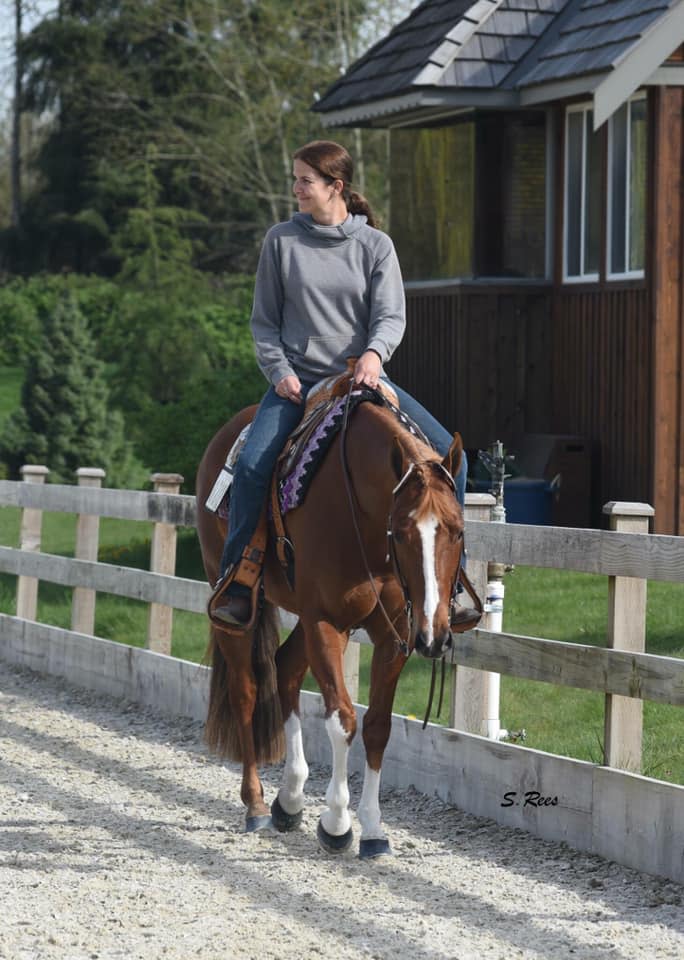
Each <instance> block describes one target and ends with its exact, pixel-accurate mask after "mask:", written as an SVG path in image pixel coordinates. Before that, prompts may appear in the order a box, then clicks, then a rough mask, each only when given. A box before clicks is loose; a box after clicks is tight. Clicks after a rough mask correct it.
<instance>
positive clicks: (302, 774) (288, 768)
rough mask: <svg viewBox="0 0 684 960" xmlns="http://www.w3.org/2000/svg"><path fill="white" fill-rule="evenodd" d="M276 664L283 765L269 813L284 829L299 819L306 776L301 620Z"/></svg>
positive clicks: (304, 661) (304, 662)
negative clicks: (301, 707)
mask: <svg viewBox="0 0 684 960" xmlns="http://www.w3.org/2000/svg"><path fill="white" fill-rule="evenodd" d="M276 666H277V669H278V695H279V697H280V706H281V710H282V714H283V720H284V722H285V769H284V770H283V782H282V784H281V787H280V790H279V791H278V795H277V797H276V798H275V800H274V801H273V803H272V804H271V817H272V819H273V826H274V827H275V828H276V830H280V831H281V833H285V832H287V831H289V830H295V829H296V828H297V827H298V826H299V824H300V823H301V822H302V811H303V809H304V784H305V783H306V781H307V778H308V776H309V766H308V764H307V762H306V757H305V756H304V744H303V742H302V724H301V720H300V718H299V694H300V691H301V688H302V682H303V680H304V675H305V673H306V671H307V668H308V666H309V661H308V660H307V658H306V647H305V640H304V630H303V628H302V625H301V623H297V625H296V627H295V628H294V630H293V631H292V633H291V634H290V636H289V637H288V638H287V640H286V641H285V643H283V644H282V645H281V646H280V647H279V648H278V652H277V654H276Z"/></svg>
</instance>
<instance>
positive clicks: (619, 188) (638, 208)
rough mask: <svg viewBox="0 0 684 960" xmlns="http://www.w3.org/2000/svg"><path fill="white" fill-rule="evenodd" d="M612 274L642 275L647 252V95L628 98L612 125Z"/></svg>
mask: <svg viewBox="0 0 684 960" xmlns="http://www.w3.org/2000/svg"><path fill="white" fill-rule="evenodd" d="M608 175H609V182H610V187H609V193H608V277H609V278H616V277H642V276H643V275H644V263H645V254H646V249H645V248H646V98H645V97H644V95H643V94H642V95H640V96H637V97H634V98H632V99H631V100H628V101H627V103H625V104H624V105H623V106H622V107H621V108H620V109H619V110H618V111H617V112H616V113H615V114H614V115H613V116H612V117H611V118H610V121H609V126H608Z"/></svg>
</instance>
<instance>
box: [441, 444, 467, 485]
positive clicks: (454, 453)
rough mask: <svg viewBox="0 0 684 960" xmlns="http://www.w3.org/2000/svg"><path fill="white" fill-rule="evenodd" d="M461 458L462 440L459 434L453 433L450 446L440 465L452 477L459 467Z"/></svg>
mask: <svg viewBox="0 0 684 960" xmlns="http://www.w3.org/2000/svg"><path fill="white" fill-rule="evenodd" d="M462 459H463V441H462V440H461V434H460V433H455V434H454V439H453V440H452V441H451V446H450V447H449V451H448V453H447V455H446V457H445V458H444V459H443V460H442V466H443V467H444V469H445V470H447V471H448V472H449V473H450V474H451V476H452V477H456V474H457V473H458V471H459V470H460V469H461V460H462Z"/></svg>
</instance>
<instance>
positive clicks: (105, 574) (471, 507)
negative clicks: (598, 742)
mask: <svg viewBox="0 0 684 960" xmlns="http://www.w3.org/2000/svg"><path fill="white" fill-rule="evenodd" d="M47 473H48V471H47V470H46V469H45V468H41V467H28V468H25V473H24V482H12V481H0V507H3V506H8V507H16V508H19V509H21V510H22V524H21V543H20V546H19V548H15V547H10V546H6V545H5V546H0V573H5V574H11V575H14V576H16V577H17V578H18V580H17V616H10V615H7V614H0V636H1V638H2V640H1V642H0V656H3V657H5V658H8V659H13V660H14V662H18V663H26V664H28V665H30V666H35V667H36V668H38V669H41V668H42V669H49V670H51V671H52V672H60V671H61V673H62V675H66V676H69V677H72V678H78V679H80V680H81V682H83V683H86V684H88V685H92V686H94V687H95V688H96V689H103V690H111V691H113V692H116V693H120V694H122V695H130V696H134V697H136V698H139V699H142V700H143V701H144V702H150V703H154V704H156V705H159V703H160V698H161V700H163V701H164V702H165V703H166V702H168V700H169V698H171V699H172V700H173V702H174V704H175V706H176V709H177V710H178V711H179V712H181V713H186V714H188V715H192V716H200V715H201V714H202V711H203V709H204V708H205V704H206V684H207V680H206V677H207V672H206V670H203V668H199V667H195V666H194V665H189V664H183V662H182V661H173V660H172V658H168V657H164V658H161V659H160V658H158V657H155V652H163V653H168V652H169V651H170V635H171V615H172V610H173V609H179V610H185V611H190V612H194V613H200V614H202V613H204V611H205V610H206V602H207V599H208V595H209V587H208V585H207V584H206V583H202V582H199V581H195V580H188V579H184V578H181V577H176V576H174V575H173V571H174V569H175V535H176V528H177V527H188V528H190V527H194V526H195V523H196V515H197V513H196V511H197V507H196V504H195V500H194V498H193V497H188V496H182V495H180V494H179V493H178V492H177V490H178V488H179V483H180V481H181V479H182V478H180V477H178V476H177V475H159V474H157V475H155V476H154V481H155V488H156V489H155V491H154V492H150V493H145V492H142V491H126V490H110V489H106V488H105V489H103V488H101V486H100V485H99V484H100V483H101V479H102V471H96V470H95V471H94V470H83V471H79V478H78V481H79V482H78V485H74V486H70V485H58V484H47V485H46V484H45V479H46V476H47ZM27 481H28V482H27ZM491 503H492V498H490V497H488V496H487V495H482V494H471V495H468V496H467V498H466V536H467V542H468V552H469V561H468V562H469V572H470V575H471V579H472V580H473V582H474V583H475V585H476V588H477V589H478V591H479V592H480V593H481V594H485V592H486V586H487V579H488V572H489V573H491V572H492V570H494V568H495V567H494V565H495V564H497V563H498V564H503V563H513V564H518V565H532V566H538V567H539V566H541V567H553V568H557V569H567V570H574V571H581V572H586V573H597V574H602V575H604V576H606V577H607V578H608V584H609V591H608V613H609V616H608V634H607V647H605V648H604V647H593V646H588V645H580V644H573V643H560V642H558V641H552V640H548V639H544V638H540V637H524V636H517V635H515V634H510V633H503V632H495V631H493V630H491V629H488V627H489V626H491V625H492V622H493V621H492V620H491V618H487V617H485V621H484V623H483V627H482V628H481V629H477V630H474V631H471V632H469V633H466V634H463V635H460V636H457V637H455V645H454V650H453V663H454V671H455V677H454V683H453V685H452V687H453V690H452V702H451V714H450V724H451V729H443V728H429V729H428V731H426V733H425V735H424V736H423V737H422V738H421V739H419V737H418V734H417V733H416V732H415V731H414V729H413V727H412V726H411V725H410V723H409V722H408V721H406V719H405V718H404V719H403V721H401V719H400V718H399V719H398V720H397V724H395V726H396V731H397V732H396V735H395V733H394V732H393V734H392V736H393V738H395V737H396V744H397V746H396V747H395V748H392V743H391V744H390V749H389V752H388V755H387V757H388V764H387V771H388V775H389V776H391V777H392V778H393V780H394V782H395V783H396V784H397V785H402V784H403V785H406V784H408V783H409V782H410V783H414V784H415V785H420V786H421V788H426V789H435V790H436V791H437V792H438V793H440V795H441V796H444V797H445V798H446V799H450V800H452V801H454V802H456V803H458V804H459V805H461V806H462V807H463V808H464V809H468V810H471V811H473V812H478V813H482V814H484V815H487V816H492V817H494V818H495V819H497V820H498V821H499V822H500V823H505V824H508V825H511V826H517V827H522V828H523V829H528V830H531V831H532V832H535V833H536V834H537V835H539V836H544V837H548V838H554V839H563V840H567V842H569V843H571V844H573V845H575V846H577V847H579V848H580V849H586V850H594V851H596V852H600V853H602V854H603V855H604V856H610V857H612V858H613V859H617V860H619V861H620V862H622V863H627V864H628V865H630V866H634V867H636V868H638V869H647V870H651V871H652V872H655V873H659V874H662V875H664V876H669V877H672V878H674V879H677V880H680V881H682V880H684V787H679V786H675V785H672V784H665V783H661V782H659V781H655V780H651V779H649V778H645V777H633V776H631V774H630V773H628V772H622V771H637V772H638V770H639V769H640V762H641V737H642V723H641V708H642V700H654V701H658V702H660V703H669V704H674V705H677V706H684V660H679V659H676V658H673V657H663V656H654V655H651V654H647V653H645V611H646V582H647V580H662V581H669V582H680V583H684V538H678V537H667V536H656V535H652V534H649V533H648V532H647V530H648V523H649V519H648V518H649V515H652V512H653V511H652V510H651V508H650V507H648V506H647V505H644V504H609V505H607V507H606V508H605V509H606V512H607V513H608V514H609V516H610V522H611V526H612V527H613V529H611V530H607V531H599V530H577V529H569V528H554V527H534V526H525V525H521V524H516V525H514V526H513V525H506V524H498V523H490V522H489V520H488V516H489V512H490V505H491ZM44 511H52V512H60V513H70V514H76V515H77V519H76V525H77V537H76V554H77V555H76V556H75V557H73V558H72V557H63V556H55V555H51V554H47V553H42V552H41V551H40V547H41V522H42V513H43V512H44ZM100 517H113V518H118V519H127V520H137V521H146V522H150V523H153V524H154V528H153V537H152V542H153V550H152V559H151V566H152V570H150V571H145V570H138V569H134V568H130V567H122V566H117V565H115V564H107V563H100V562H98V561H97V560H96V559H95V558H96V557H97V539H98V535H99V533H98V531H99V524H98V520H99V518H100ZM41 580H44V581H48V582H51V583H56V584H60V585H63V586H67V587H72V588H73V590H74V593H73V597H74V599H73V604H74V607H73V611H72V629H71V631H69V630H65V629H63V628H58V627H53V626H49V625H46V624H38V623H36V622H35V620H36V600H37V585H38V582H39V581H41ZM97 592H101V593H111V594H114V595H116V596H120V597H128V598H130V599H134V600H139V601H143V602H145V603H148V604H149V605H150V618H149V627H148V639H147V646H148V648H149V649H148V650H147V651H145V650H135V649H134V648H128V647H122V645H120V644H114V643H111V642H110V641H106V640H102V639H100V638H97V637H94V636H93V632H94V609H95V597H96V594H97ZM84 623H85V624H86V626H85V627H84V626H83V624H84ZM87 624H90V626H88V625H87ZM353 639H362V637H361V636H360V633H356V634H354V635H353ZM349 649H350V650H352V649H353V650H355V651H356V656H357V657H358V644H350V645H349ZM150 657H151V658H152V659H148V658H150ZM357 662H358V661H357ZM355 669H356V673H355ZM498 673H503V674H507V675H510V676H515V677H520V678H523V679H528V680H536V681H544V682H547V683H553V684H557V685H562V686H571V687H577V688H579V689H585V690H593V691H598V692H600V693H603V694H604V695H605V701H606V708H605V748H604V763H605V766H599V765H596V764H588V763H586V762H584V761H574V760H570V759H568V758H563V757H556V756H553V755H551V754H545V753H542V752H540V751H535V750H528V749H526V748H523V747H518V746H513V745H510V744H498V743H496V742H493V741H486V740H482V735H483V734H486V733H487V718H488V715H489V714H488V710H489V702H488V696H489V693H488V689H489V688H488V678H489V677H491V676H492V675H495V674H498ZM346 675H347V677H348V678H349V682H350V684H351V686H352V691H351V692H352V693H354V694H355V691H354V690H353V686H354V684H355V683H357V682H358V669H357V668H354V662H353V659H352V661H350V663H349V664H348V665H347V668H346ZM316 703H317V701H314V700H312V699H311V695H303V716H304V715H306V717H309V716H311V717H312V716H313V714H314V713H315V712H316V710H317V709H319V708H318V707H317V706H316V705H315V704H316ZM359 709H362V708H359ZM473 735H474V736H473ZM307 736H308V737H309V738H310V739H309V743H310V745H311V746H312V749H314V753H316V752H318V753H319V755H320V751H321V750H323V749H324V748H323V747H322V746H321V744H320V743H319V742H318V741H317V740H316V741H314V740H313V739H311V737H312V736H314V735H313V734H311V733H309V734H307ZM393 750H394V752H393ZM445 757H452V760H451V761H450V763H453V764H454V766H453V767H452V766H450V765H449V763H447V761H445ZM362 763H363V761H362V759H360V758H359V764H360V765H361V766H360V769H362ZM407 764H408V766H410V768H411V771H412V773H411V775H410V776H409V774H408V773H407V772H406V771H407V769H408V767H407ZM445 764H446V765H445ZM414 768H415V769H414ZM611 768H612V769H611ZM617 768H622V769H617ZM383 769H385V768H383ZM411 778H413V779H411ZM517 782H519V783H520V784H524V785H526V786H525V789H527V786H529V785H535V784H536V785H537V786H539V787H540V789H542V792H543V793H545V794H550V793H552V792H555V793H561V794H562V796H563V798H564V800H563V802H562V804H561V807H560V808H559V811H558V812H557V813H556V814H552V813H551V812H550V811H548V810H547V812H546V813H545V814H544V815H543V816H542V815H541V814H539V815H536V814H535V816H534V820H532V819H531V818H532V816H533V815H532V813H531V812H529V811H523V812H521V811H519V810H516V809H505V810H504V809H502V807H503V806H504V805H503V804H502V803H501V802H500V799H501V798H502V797H503V795H504V793H505V791H506V790H510V789H515V783H517ZM425 785H427V787H426V786H425ZM654 804H655V806H656V807H657V809H655V808H654V807H653V805H654ZM613 808H614V809H615V810H616V816H617V815H618V814H619V816H620V817H621V818H622V819H621V820H620V823H619V825H618V826H617V827H616V825H615V822H614V821H613V819H612V816H611V815H610V811H611V810H612V809H613ZM561 814H562V815H563V816H561ZM635 838H637V840H638V842H636V841H635Z"/></svg>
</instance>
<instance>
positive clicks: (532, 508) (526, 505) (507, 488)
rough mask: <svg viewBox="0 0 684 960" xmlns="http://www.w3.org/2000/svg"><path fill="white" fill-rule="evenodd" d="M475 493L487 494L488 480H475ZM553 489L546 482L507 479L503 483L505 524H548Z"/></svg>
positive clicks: (516, 478)
mask: <svg viewBox="0 0 684 960" xmlns="http://www.w3.org/2000/svg"><path fill="white" fill-rule="evenodd" d="M474 487H475V490H476V492H477V493H489V492H490V490H491V481H490V480H475V482H474ZM553 493H554V490H553V487H552V485H551V484H550V483H547V482H546V480H543V479H536V478H534V477H509V478H508V479H507V480H505V481H504V507H505V508H506V523H533V524H535V525H537V526H545V525H548V524H550V523H551V522H552V521H551V516H552V502H553Z"/></svg>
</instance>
